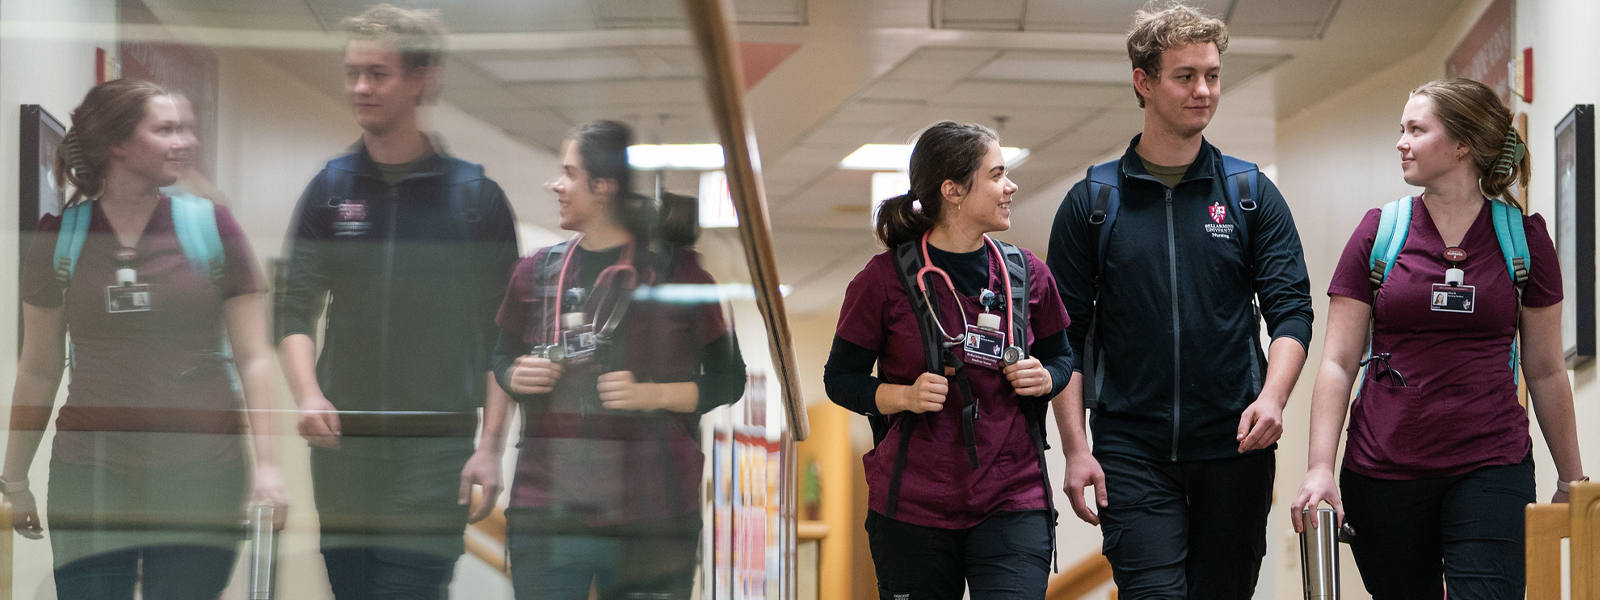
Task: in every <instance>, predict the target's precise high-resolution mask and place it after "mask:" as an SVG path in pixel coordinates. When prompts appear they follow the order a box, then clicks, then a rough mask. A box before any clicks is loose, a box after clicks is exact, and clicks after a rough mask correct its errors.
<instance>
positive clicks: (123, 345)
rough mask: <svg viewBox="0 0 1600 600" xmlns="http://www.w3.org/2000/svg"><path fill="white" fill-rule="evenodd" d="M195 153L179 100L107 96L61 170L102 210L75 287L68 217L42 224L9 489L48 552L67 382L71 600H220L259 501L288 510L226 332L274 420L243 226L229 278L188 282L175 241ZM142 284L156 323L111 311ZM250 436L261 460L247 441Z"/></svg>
mask: <svg viewBox="0 0 1600 600" xmlns="http://www.w3.org/2000/svg"><path fill="white" fill-rule="evenodd" d="M194 145H195V139H194V136H193V134H192V133H191V132H190V131H189V130H188V126H187V120H186V119H185V118H184V116H183V112H182V110H181V109H180V107H179V106H178V105H177V104H176V103H175V100H174V98H173V96H172V95H171V94H169V93H167V92H166V91H165V90H163V89H162V88H160V87H158V86H156V85H154V84H151V83H148V82H143V81H137V80H131V79H118V80H114V81H109V82H106V83H103V84H101V85H98V86H95V88H94V89H93V90H90V92H89V94H88V96H87V97H85V98H84V100H83V104H81V105H80V106H78V108H77V109H76V110H74V111H73V112H72V130H71V131H70V132H68V133H67V136H66V139H65V141H64V143H63V144H62V149H61V151H60V152H59V154H60V156H59V157H58V160H57V163H56V177H57V185H60V186H62V187H65V186H66V184H68V183H70V184H71V185H72V187H73V188H74V191H73V194H72V200H71V202H72V203H78V202H92V203H93V205H92V207H91V210H92V218H91V221H90V224H89V229H88V232H89V233H88V236H87V238H86V240H85V242H84V244H83V250H82V252H81V254H80V255H79V257H78V261H77V268H76V271H75V273H74V274H73V275H72V277H71V279H70V280H69V281H70V283H69V284H68V285H66V286H65V287H64V286H63V285H62V282H61V281H60V280H59V279H58V278H57V275H56V265H55V264H54V256H53V255H54V252H53V251H54V249H55V245H56V238H57V232H58V231H59V230H60V229H61V218H60V217H57V216H53V215H46V216H45V217H44V218H42V219H40V222H39V228H38V232H39V233H38V234H36V235H35V236H34V240H33V245H32V248H31V250H30V251H29V254H28V259H27V263H26V264H24V265H23V270H22V301H23V303H24V304H23V309H22V315H23V331H24V335H23V348H22V354H21V362H20V364H19V365H18V369H17V370H18V376H17V383H16V388H15V390H14V391H13V394H12V402H13V407H12V416H11V430H12V435H11V439H10V441H9V443H8V444H7V447H6V458H5V472H4V476H3V478H4V485H5V487H6V491H7V492H8V493H6V494H5V499H6V501H7V502H9V503H11V506H12V527H13V528H15V529H16V530H17V532H18V533H20V534H22V535H23V536H24V537H27V538H29V539H39V538H41V537H43V535H42V531H43V529H44V526H43V522H42V521H40V519H39V512H38V509H37V507H36V504H35V500H34V496H33V493H32V492H31V491H29V489H28V488H29V486H28V484H27V475H28V470H29V466H30V465H31V464H32V463H33V457H34V453H35V452H37V451H38V447H39V443H40V441H42V439H43V437H44V429H45V426H46V425H47V424H48V421H49V418H50V411H51V408H52V405H53V404H54V400H55V397H56V389H57V387H58V386H59V385H60V382H61V373H62V370H63V369H62V357H63V356H65V355H67V354H68V352H67V348H66V343H65V336H64V334H65V333H66V331H67V329H68V328H69V327H70V329H71V339H72V351H71V357H72V367H71V369H72V380H71V385H70V387H69V389H68V392H67V400H66V403H65V404H64V405H63V406H62V407H61V414H60V416H59V417H58V418H57V419H56V435H55V441H54V445H53V448H52V452H51V458H50V472H49V473H50V481H49V483H50V488H49V492H50V493H49V497H48V499H47V500H48V502H47V503H46V506H47V508H48V515H49V523H50V531H49V534H50V542H51V550H52V551H53V552H54V555H55V567H56V569H55V580H56V592H57V594H58V595H59V596H60V597H61V598H93V599H102V598H105V599H111V598H124V599H131V598H133V597H134V589H135V586H136V584H138V586H139V587H140V588H141V589H143V594H144V597H146V598H216V597H217V595H218V594H220V593H221V592H222V590H223V588H224V587H226V585H227V583H228V578H229V574H230V573H232V570H233V564H234V556H235V554H236V546H237V545H238V542H239V541H240V540H241V539H242V537H243V531H242V530H241V529H240V527H239V522H240V520H241V518H243V515H244V512H243V510H242V508H243V505H244V503H245V501H246V500H247V499H250V498H254V500H255V501H258V502H271V503H274V504H277V505H279V506H283V505H284V504H285V502H284V493H283V484H282V478H281V477H280V476H279V474H278V469H277V466H276V463H275V462H274V460H273V453H272V444H271V439H270V436H271V431H270V429H269V423H270V422H269V419H268V416H267V413H266V412H265V411H255V412H252V413H250V416H249V418H248V422H246V421H247V419H245V418H243V417H241V412H242V411H241V410H240V409H241V408H242V406H241V402H240V398H239V395H238V393H237V392H236V391H235V390H234V388H233V383H232V377H231V375H230V373H229V365H228V358H227V354H226V353H225V352H224V349H223V347H222V340H223V332H224V331H226V333H227V340H228V341H229V343H230V345H231V348H232V357H233V359H232V360H233V363H234V365H235V366H236V367H237V372H238V375H239V380H240V381H241V382H242V383H243V388H244V400H245V402H247V403H248V404H249V405H250V407H251V408H254V409H265V408H269V407H270V406H271V401H270V399H271V390H272V383H271V370H272V363H271V356H272V353H271V350H270V349H269V347H268V345H267V329H266V320H265V317H264V315H265V314H266V313H265V311H266V305H265V299H264V298H263V294H262V293H261V292H262V291H263V286H262V284H261V281H260V278H259V277H258V276H257V274H256V265H255V256H254V255H253V253H252V252H251V251H250V245H249V243H248V242H247V241H246V240H245V238H244V234H243V232H242V231H241V230H240V228H239V224H238V223H237V222H235V221H234V220H233V217H232V215H231V214H230V213H229V212H228V210H227V209H225V208H223V207H220V206H219V207H216V221H217V229H218V233H219V235H220V237H221V240H222V246H223V248H222V250H223V261H224V273H223V275H222V276H221V277H220V279H218V280H215V281H214V280H213V279H212V278H211V277H208V276H206V275H204V274H200V273H197V272H196V270H194V269H192V268H191V265H190V264H189V262H188V260H187V259H186V258H185V254H184V250H183V247H182V245H180V244H179V242H178V239H177V237H176V235H175V233H174V226H173V218H172V206H171V202H172V200H171V199H170V198H168V197H167V196H166V195H164V194H162V193H161V191H160V188H161V187H163V186H168V185H172V184H173V183H174V182H175V181H177V180H178V177H179V176H180V175H181V174H183V173H184V172H185V171H186V170H187V168H188V166H189V163H190V161H191V154H192V153H193V151H194ZM119 269H120V270H124V273H126V271H128V270H131V271H132V273H133V274H134V275H135V277H136V284H138V285H142V286H147V288H148V294H149V302H148V303H147V304H144V308H146V309H147V310H131V311H129V310H117V311H113V310H112V307H111V306H110V304H111V302H110V300H109V299H108V296H109V294H110V293H111V290H110V288H111V287H112V286H117V285H118V281H119V279H120V278H121V277H122V276H121V275H119V274H118V273H117V271H118V270H119ZM246 432H248V433H249V436H250V442H251V447H252V448H251V449H252V450H253V458H254V461H253V463H252V460H251V459H252V454H251V453H248V452H247V451H246V450H245V449H244V447H243V445H244V444H243V443H242V442H241V436H242V435H244V434H245V433H246Z"/></svg>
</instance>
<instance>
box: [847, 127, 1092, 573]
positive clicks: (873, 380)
mask: <svg viewBox="0 0 1600 600" xmlns="http://www.w3.org/2000/svg"><path fill="white" fill-rule="evenodd" d="M1016 191H1017V186H1016V184H1013V183H1011V179H1010V178H1009V177H1007V171H1006V164H1005V159H1004V157H1003V156H1002V155H1001V152H1000V138H999V137H998V136H996V135H995V133H994V132H993V131H990V130H989V129H988V128H987V127H984V126H982V125H970V124H966V125H964V124H957V123H952V122H949V121H945V122H942V123H936V124H934V125H932V126H929V127H928V128H927V129H925V130H923V132H922V133H921V134H920V135H919V136H918V138H917V142H916V145H915V147H914V148H913V149H912V152H911V190H909V193H907V194H906V195H903V196H898V197H895V198H891V199H889V200H887V201H885V202H884V204H883V207H882V208H881V209H880V210H879V211H878V230H877V233H878V239H879V240H880V241H882V242H883V243H884V245H885V246H887V247H888V248H889V251H887V252H884V253H882V254H879V255H877V256H874V257H873V258H872V260H871V261H869V262H868V263H867V266H866V268H864V269H862V270H861V272H860V273H859V274H857V275H856V277H855V279H854V280H853V281H851V282H850V286H849V287H848V288H846V290H845V297H844V307H843V308H842V310H841V311H840V314H839V325H838V329H837V332H836V334H835V336H834V339H833V349H832V351H831V352H830V353H829V355H828V364H827V367H826V371H825V372H824V374H823V383H824V384H825V385H826V386H827V391H828V396H829V398H831V399H832V400H833V401H834V403H836V404H839V405H840V406H843V407H845V408H847V409H850V410H852V411H855V412H857V413H861V414H864V415H869V416H873V417H885V418H887V419H888V423H889V424H890V428H889V429H888V431H887V432H886V434H885V436H884V437H883V439H882V440H880V441H879V442H878V445H877V447H876V448H875V449H873V450H872V451H871V452H868V453H867V455H866V456H865V457H863V459H862V460H863V462H864V463H865V464H866V475H867V489H868V494H867V496H868V507H869V508H870V509H871V512H870V513H868V516H867V523H866V529H867V537H868V539H869V541H870V545H871V548H872V562H873V564H874V566H875V568H876V571H877V576H878V592H879V596H880V597H881V598H883V599H884V600H890V599H895V600H899V599H902V598H911V599H915V600H923V599H950V600H958V599H960V598H961V597H962V594H963V592H964V591H970V593H971V596H970V597H971V598H972V599H973V600H998V599H1002V598H1004V599H1011V598H1032V599H1041V598H1044V592H1045V585H1046V583H1047V578H1048V576H1049V573H1050V562H1051V558H1052V542H1053V541H1054V538H1053V531H1054V526H1055V519H1054V514H1053V512H1054V511H1053V510H1052V508H1051V506H1050V494H1051V493H1052V490H1050V489H1049V487H1048V484H1047V482H1046V480H1045V474H1044V472H1042V471H1041V466H1042V465H1043V461H1042V460H1041V456H1040V450H1039V448H1038V446H1037V444H1036V443H1035V440H1034V439H1033V438H1032V435H1033V434H1032V433H1031V432H1030V431H1029V428H1030V427H1033V426H1034V425H1035V423H1036V421H1033V420H1030V418H1029V417H1028V416H1027V415H1025V414H1024V410H1030V409H1031V410H1037V411H1038V412H1037V413H1035V414H1036V415H1037V416H1036V417H1035V418H1036V419H1041V420H1042V419H1043V418H1045V417H1044V409H1045V408H1046V407H1045V405H1044V403H1046V402H1049V401H1050V399H1051V398H1054V397H1055V395H1056V393H1057V392H1060V391H1061V387H1062V386H1064V385H1065V384H1066V382H1067V377H1068V376H1069V375H1070V374H1071V373H1072V351H1071V350H1070V349H1069V348H1068V346H1067V341H1066V333H1065V332H1066V328H1067V312H1066V309H1065V308H1063V307H1062V305H1061V298H1060V296H1059V295H1058V294H1057V293H1056V285H1055V279H1054V278H1053V277H1052V276H1051V274H1050V270H1049V269H1048V268H1047V267H1046V266H1045V264H1044V263H1043V262H1042V261H1040V260H1039V259H1038V258H1037V257H1035V256H1033V254H1032V253H1031V252H1028V251H1026V250H1023V251H1022V254H1023V256H1024V258H1025V260H1026V261H1027V263H1028V274H1029V277H1028V288H1029V289H1028V298H1027V315H1028V323H1027V326H1026V329H1027V339H1026V340H1008V341H1007V342H1006V343H1008V344H1014V345H1015V346H1018V347H1026V348H1028V353H1027V357H1026V358H1023V359H1021V360H1020V361H1017V362H1015V363H1014V364H998V363H990V364H979V363H983V362H986V361H980V360H979V358H980V357H973V356H969V353H968V352H967V348H968V344H969V342H970V341H971V340H972V339H973V338H972V336H974V335H979V336H981V335H984V332H982V331H978V330H975V329H974V327H980V328H981V325H979V324H981V323H983V322H984V321H983V320H982V319H983V318H984V317H988V318H989V319H991V320H996V321H997V320H998V319H995V317H996V316H999V317H1000V318H1008V317H1009V315H1010V313H1011V311H1010V309H1009V306H1008V305H1007V300H1005V299H1006V298H1009V294H1008V293H1007V291H1006V288H1007V281H1008V277H1009V273H1010V272H1009V271H1008V269H1007V267H1006V266H1005V263H1006V261H1005V259H1004V258H1003V257H1002V256H1000V253H1001V251H1000V250H999V247H998V246H997V245H996V244H995V243H994V242H993V241H992V240H989V239H988V236H987V235H986V234H988V233H992V232H998V231H1005V230H1006V229H1009V228H1010V227H1011V196H1012V194H1014V193H1015V192H1016ZM906 244H911V245H915V246H914V247H915V251H916V253H917V254H918V255H919V256H922V257H924V261H925V264H924V265H923V266H924V267H925V268H924V269H923V272H922V273H919V274H918V276H919V277H921V278H923V279H924V280H925V282H926V285H927V287H926V290H927V292H926V293H927V294H929V295H930V296H931V295H934V294H937V296H936V299H935V300H934V301H933V302H932V304H934V305H935V306H937V309H936V312H937V314H936V322H937V323H938V325H937V327H938V329H937V330H936V331H935V332H934V334H935V335H940V336H943V337H944V339H942V340H940V341H941V342H949V343H950V344H954V346H955V347H954V348H953V349H952V350H951V351H952V352H953V353H954V355H953V357H952V358H954V359H956V360H961V361H963V362H964V363H965V364H964V366H962V368H961V371H962V373H963V374H964V377H965V378H966V379H967V381H968V385H967V386H963V385H961V381H960V379H961V378H962V376H963V375H956V376H949V375H950V373H951V371H950V369H948V368H947V369H946V370H945V372H944V373H932V372H928V371H927V361H926V358H927V357H926V353H925V351H924V345H923V343H924V340H923V337H922V333H921V329H920V326H919V323H918V319H919V316H918V315H917V314H916V313H915V310H916V309H915V308H913V304H912V301H911V297H910V296H909V295H908V294H907V292H906V289H905V286H904V285H903V284H902V283H901V281H900V278H899V275H898V271H897V268H896V266H895V261H896V259H895V256H896V250H897V249H899V248H901V247H902V246H903V245H906ZM1012 268H1014V267H1012ZM941 272H942V273H944V274H946V275H948V280H947V279H946V278H945V277H943V276H940V275H938V273H941ZM924 275H925V277H923V276H924ZM947 281H948V283H947ZM1018 301H1019V302H1020V301H1021V299H1018ZM1005 329H1007V330H1009V329H1011V328H1009V327H1006V328H1005ZM963 334H965V337H964V338H963ZM991 335H993V334H992V333H991ZM1008 337H1009V336H1008ZM963 340H964V341H963ZM950 344H946V345H947V346H948V345H950ZM874 363H876V364H877V374H876V375H874V373H873V364H874ZM946 364H948V363H946ZM963 387H966V388H967V389H965V390H964V389H963ZM968 391H970V394H969V393H968ZM969 409H971V410H973V411H974V413H975V414H974V415H973V418H970V419H969V418H968V410H969ZM968 433H970V434H971V436H970V437H968V435H967V434H968ZM907 436H909V439H907V440H902V438H905V437H907ZM902 441H904V443H902ZM902 453H903V455H902ZM974 465H975V466H974Z"/></svg>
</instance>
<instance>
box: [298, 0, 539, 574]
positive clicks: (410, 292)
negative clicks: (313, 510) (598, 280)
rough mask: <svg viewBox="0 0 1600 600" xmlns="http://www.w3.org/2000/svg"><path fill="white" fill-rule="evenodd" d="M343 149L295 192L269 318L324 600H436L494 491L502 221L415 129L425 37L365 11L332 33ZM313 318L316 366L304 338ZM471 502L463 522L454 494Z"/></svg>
mask: <svg viewBox="0 0 1600 600" xmlns="http://www.w3.org/2000/svg"><path fill="white" fill-rule="evenodd" d="M344 27H345V29H346V32H347V33H348V34H349V35H350V38H351V39H350V42H349V44H348V45H347V46H346V49H345V61H344V62H345V91H346V93H347V95H348V97H349V101H350V104H351V109H352V111H353V112H354V113H355V119H356V123H357V124H359V125H360V126H361V128H362V135H361V140H360V141H359V142H357V143H356V145H355V146H354V147H353V148H352V149H351V151H350V153H348V154H345V155H343V156H340V157H338V158H335V159H333V160H331V161H329V162H328V164H327V166H326V167H325V168H324V169H323V170H322V172H320V173H318V174H317V176H316V177H315V178H314V179H312V181H311V183H310V184H309V185H307V186H306V190H305V192H304V194H302V195H301V197H300V203H299V205H298V206H297V207H296V208H295V216H294V222H293V225H291V226H290V230H289V236H288V237H289V240H288V244H287V245H288V248H287V251H286V252H285V256H286V258H287V260H286V262H285V264H284V265H283V267H282V268H281V269H280V273H279V275H280V282H279V285H278V296H277V300H276V303H275V310H276V315H275V317H274V322H275V329H276V333H275V336H276V339H277V340H278V347H279V354H280V356H281V359H282V362H283V367H284V372H285V373H286V374H287V375H288V378H289V384H290V389H291V392H292V393H293V395H294V398H295V402H296V404H298V405H299V408H300V421H299V430H300V434H301V435H302V436H303V437H305V438H306V439H307V440H308V441H310V442H311V444H312V451H311V468H312V472H311V475H312V483H313V485H314V491H315V495H316V501H317V513H318V517H319V520H320V521H321V528H322V531H321V533H322V537H321V547H322V554H323V560H324V562H326V563H327V568H328V579H329V583H330V584H331V585H332V587H333V593H334V596H335V597H337V598H339V599H340V600H351V599H364V598H424V597H425V598H444V597H447V590H448V586H449V583H450V579H451V575H452V574H453V573H454V570H455V562H456V559H457V558H458V557H460V556H461V554H462V551H463V545H462V534H463V530H464V529H465V527H466V525H467V522H468V520H469V518H471V519H474V520H475V519H481V518H483V517H484V516H487V514H488V513H489V511H490V510H491V509H492V508H493V506H494V502H495V499H496V498H498V497H499V495H500V490H501V489H502V483H501V476H500V455H501V452H502V450H503V445H504V439H505V419H506V415H505V414H504V411H503V410H501V409H499V408H496V407H504V406H508V405H509V402H491V403H489V406H490V407H491V409H490V410H487V411H486V412H485V414H484V415H483V435H482V438H481V441H480V442H479V443H478V445H477V448H476V450H475V449H474V445H473V434H474V432H475V430H476V429H477V427H478V424H479V416H478V410H479V409H480V408H481V407H483V406H484V405H485V404H484V403H485V398H486V396H487V395H489V394H504V393H505V392H504V391H502V390H501V389H500V387H499V385H497V384H494V383H492V379H490V375H489V373H490V370H491V369H490V353H491V351H492V350H493V346H494V339H495V338H494V332H495V325H494V315H495V310H496V309H497V308H498V306H499V304H500V298H501V296H503V295H504V293H505V286H506V282H507V280H508V277H509V274H510V269H511V266H512V264H514V263H515V262H516V259H517V238H516V228H515V217H514V216H513V215H512V214H511V207H510V205H509V203H508V202H507V201H506V196H505V193H504V192H503V191H501V189H500V186H499V185H497V184H495V182H494V181H493V180H490V179H489V178H488V177H486V176H485V175H484V172H483V167H481V166H479V165H476V164H472V163H469V162H466V161H463V160H460V159H457V158H454V157H450V156H448V155H446V154H445V153H444V151H443V149H442V148H439V147H438V146H436V145H435V144H434V141H433V140H432V139H430V138H429V136H428V135H427V134H425V133H423V132H422V131H421V129H420V128H419V125H418V117H419V114H418V113H419V111H420V107H421V105H422V104H424V103H426V102H427V101H428V100H429V99H430V98H431V97H432V96H433V94H434V93H435V92H436V89H435V88H436V86H437V82H438V77H439V74H438V71H439V68H440V66H439V65H440V60H441V58H442V50H441V48H442V41H443V27H442V26H441V25H440V24H439V22H438V18H437V17H436V16H435V15H434V14H433V13H432V12H430V11H418V10H406V9H399V8H395V7H392V6H388V5H379V6H375V7H372V8H371V9H368V10H367V11H366V12H365V13H364V14H362V15H361V16H359V17H353V18H351V19H347V20H346V21H345V23H344ZM324 310H326V311H327V322H326V325H325V326H324V327H323V328H322V329H323V333H324V338H323V341H322V348H321V354H320V357H319V355H318V353H317V344H316V341H315V339H314V336H315V335H316V334H317V329H318V328H317V321H318V317H319V315H321V314H322V312H323V311H324ZM475 485H476V486H481V487H482V492H483V493H482V495H483V501H482V502H481V503H479V505H478V506H477V507H475V509H474V510H472V511H471V514H470V515H469V506H467V504H468V502H469V500H470V498H471V494H470V492H471V490H472V487H473V486H475Z"/></svg>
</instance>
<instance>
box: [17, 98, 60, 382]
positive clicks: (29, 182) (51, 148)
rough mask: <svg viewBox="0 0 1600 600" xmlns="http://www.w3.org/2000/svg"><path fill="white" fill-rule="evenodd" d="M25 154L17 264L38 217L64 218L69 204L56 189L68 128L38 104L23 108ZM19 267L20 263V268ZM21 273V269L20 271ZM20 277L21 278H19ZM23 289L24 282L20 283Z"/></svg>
mask: <svg viewBox="0 0 1600 600" xmlns="http://www.w3.org/2000/svg"><path fill="white" fill-rule="evenodd" d="M21 133H22V152H21V153H20V154H19V156H20V157H21V159H20V160H21V162H20V164H19V168H18V169H17V181H18V182H19V184H20V185H21V193H20V194H18V195H17V198H18V199H19V201H18V202H17V209H18V212H17V229H18V236H17V239H18V244H19V248H18V251H17V256H19V257H21V258H19V259H18V260H19V261H24V260H27V259H28V247H29V246H31V245H32V244H33V230H34V228H36V227H38V226H39V217H42V216H44V215H59V214H61V205H62V204H64V203H65V202H66V195H65V194H63V193H62V192H63V190H61V189H60V188H57V187H56V176H55V171H56V149H57V148H60V147H61V140H62V138H64V137H66V135H67V128H66V127H65V126H64V125H62V124H61V122H60V121H57V120H56V118H55V117H52V116H50V113H48V112H45V110H44V107H42V106H39V105H37V104H24V105H22V130H21ZM18 266H19V267H20V266H21V265H20V262H19V264H18ZM18 272H19V273H20V272H21V269H20V268H19V269H18ZM19 277H20V276H19ZM18 289H21V281H20V280H19V281H18ZM21 331H22V308H21V304H20V303H19V304H18V308H17V332H18V335H17V350H18V351H19V352H20V351H21V350H22V335H21Z"/></svg>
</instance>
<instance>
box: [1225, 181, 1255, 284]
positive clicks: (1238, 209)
mask: <svg viewBox="0 0 1600 600" xmlns="http://www.w3.org/2000/svg"><path fill="white" fill-rule="evenodd" d="M1222 180H1223V181H1222V189H1223V191H1224V193H1225V194H1226V195H1227V196H1228V206H1229V208H1230V209H1231V210H1233V211H1234V214H1237V215H1239V234H1238V235H1239V243H1240V244H1241V245H1242V246H1243V248H1244V252H1245V262H1246V263H1247V264H1249V265H1254V264H1255V253H1254V252H1252V251H1251V248H1252V247H1251V246H1250V230H1251V229H1252V227H1251V226H1250V225H1251V224H1250V221H1251V220H1252V219H1251V215H1254V214H1255V212H1256V208H1257V207H1258V206H1259V205H1258V204H1257V203H1256V200H1257V198H1258V197H1259V196H1260V193H1259V192H1257V189H1258V188H1257V187H1256V186H1257V185H1259V183H1260V180H1261V169H1260V168H1259V167H1257V166H1256V164H1255V163H1253V162H1250V161H1247V160H1243V159H1238V158H1234V157H1232V156H1228V155H1226V154H1224V155H1222Z"/></svg>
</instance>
